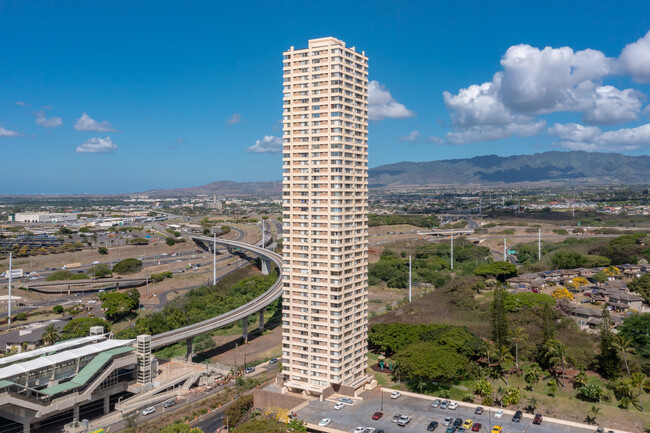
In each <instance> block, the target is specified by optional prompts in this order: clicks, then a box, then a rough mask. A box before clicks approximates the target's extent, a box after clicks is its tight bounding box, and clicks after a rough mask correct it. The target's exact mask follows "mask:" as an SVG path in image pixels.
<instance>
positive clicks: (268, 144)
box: [246, 135, 282, 153]
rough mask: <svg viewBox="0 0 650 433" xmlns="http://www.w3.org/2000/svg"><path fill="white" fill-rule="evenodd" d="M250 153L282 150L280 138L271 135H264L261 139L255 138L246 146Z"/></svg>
mask: <svg viewBox="0 0 650 433" xmlns="http://www.w3.org/2000/svg"><path fill="white" fill-rule="evenodd" d="M246 152H250V153H279V152H282V138H280V137H274V136H272V135H265V136H264V138H263V139H261V140H255V144H254V145H252V146H250V147H248V148H246Z"/></svg>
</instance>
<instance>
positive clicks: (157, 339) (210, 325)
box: [151, 236, 282, 349]
mask: <svg viewBox="0 0 650 433" xmlns="http://www.w3.org/2000/svg"><path fill="white" fill-rule="evenodd" d="M190 237H191V238H192V239H194V240H199V241H202V242H204V243H206V244H210V243H213V242H215V239H214V238H212V237H209V236H190ZM216 243H217V244H219V245H225V246H230V247H233V248H240V249H242V250H247V251H250V252H252V253H254V254H256V255H258V256H261V257H263V258H265V259H267V260H269V261H272V262H273V263H275V264H276V266H277V268H278V279H277V280H276V281H275V283H273V285H272V286H271V288H270V289H269V290H267V291H266V292H264V293H263V294H261V295H260V296H258V297H257V298H255V299H253V300H252V301H251V302H249V303H247V304H244V305H242V306H241V307H238V308H235V309H234V310H231V311H229V312H227V313H224V314H222V315H220V316H217V317H213V318H211V319H207V320H204V321H202V322H198V323H194V324H192V325H188V326H185V327H183V328H179V329H174V330H173V331H168V332H163V333H162V334H158V335H154V336H152V337H151V348H152V349H157V348H159V347H164V346H168V345H170V344H173V343H176V342H178V341H183V340H188V339H191V338H194V337H196V336H198V335H201V334H204V333H206V332H209V331H212V330H215V329H219V328H222V327H224V326H226V325H230V324H232V323H234V322H237V321H238V320H241V319H244V318H245V317H248V316H249V315H251V314H253V313H256V312H258V311H260V310H262V309H264V308H266V307H267V306H268V305H269V304H271V303H272V302H273V301H275V300H276V299H278V298H279V297H280V296H281V295H282V256H280V255H279V254H277V253H275V252H273V251H269V250H266V249H264V248H262V247H260V246H257V245H250V244H246V243H244V242H238V241H231V240H226V239H219V238H217V239H216Z"/></svg>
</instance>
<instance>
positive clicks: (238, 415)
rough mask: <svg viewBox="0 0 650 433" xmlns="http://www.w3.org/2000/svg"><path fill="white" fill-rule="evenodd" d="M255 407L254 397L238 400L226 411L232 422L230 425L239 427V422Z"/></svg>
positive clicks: (249, 396) (247, 396)
mask: <svg viewBox="0 0 650 433" xmlns="http://www.w3.org/2000/svg"><path fill="white" fill-rule="evenodd" d="M252 407H253V396H252V395H244V396H242V397H240V398H239V399H238V400H236V401H235V402H234V403H233V404H232V405H231V406H230V407H229V408H228V410H226V413H225V415H226V417H228V418H229V420H230V425H231V426H234V425H237V423H238V422H239V420H241V419H242V417H243V416H244V415H245V414H246V412H248V411H249V410H250V409H251V408H252Z"/></svg>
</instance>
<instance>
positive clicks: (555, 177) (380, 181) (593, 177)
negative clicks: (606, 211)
mask: <svg viewBox="0 0 650 433" xmlns="http://www.w3.org/2000/svg"><path fill="white" fill-rule="evenodd" d="M278 170H279V168H278ZM646 183H650V156H646V155H642V156H629V155H622V154H619V153H596V152H583V151H574V152H559V151H551V152H544V153H536V154H533V155H516V156H505V157H503V156H497V155H485V156H476V157H473V158H464V159H446V160H440V161H429V162H398V163H395V164H387V165H381V166H379V167H375V168H371V169H370V171H369V185H370V188H426V187H435V186H442V185H493V186H499V185H501V186H503V185H512V186H516V185H535V184H538V185H543V184H585V185H588V184H590V185H603V184H646ZM281 191H282V182H281V181H275V182H230V181H219V182H212V183H209V184H207V185H203V186H195V187H189V188H176V189H167V190H152V191H146V193H148V194H150V195H196V194H208V195H212V194H216V195H247V194H250V195H266V194H270V195H276V194H279V193H280V192H281Z"/></svg>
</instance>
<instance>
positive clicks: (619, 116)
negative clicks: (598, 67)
mask: <svg viewBox="0 0 650 433" xmlns="http://www.w3.org/2000/svg"><path fill="white" fill-rule="evenodd" d="M642 98H644V95H643V94H642V93H641V92H639V91H637V90H634V89H625V90H619V89H617V88H616V87H613V86H600V87H597V88H596V89H595V91H594V93H593V101H592V102H593V103H592V104H591V106H590V107H589V108H588V109H587V110H586V111H585V112H584V115H583V118H584V121H585V122H587V123H590V124H596V125H614V124H618V123H625V122H629V121H632V120H636V119H638V118H639V113H641V105H642V104H641V99H642Z"/></svg>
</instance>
